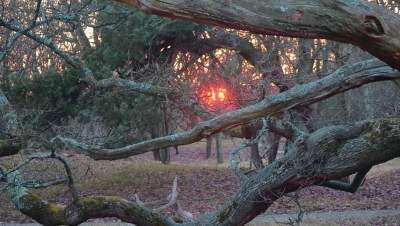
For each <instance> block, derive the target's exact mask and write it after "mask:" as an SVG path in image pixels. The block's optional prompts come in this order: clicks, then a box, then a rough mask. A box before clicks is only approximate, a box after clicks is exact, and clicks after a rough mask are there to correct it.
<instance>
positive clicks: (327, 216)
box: [249, 209, 400, 226]
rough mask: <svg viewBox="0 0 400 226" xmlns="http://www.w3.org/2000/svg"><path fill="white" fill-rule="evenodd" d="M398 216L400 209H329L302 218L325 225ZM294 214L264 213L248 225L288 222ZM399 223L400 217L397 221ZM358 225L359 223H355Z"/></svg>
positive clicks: (259, 225)
mask: <svg viewBox="0 0 400 226" xmlns="http://www.w3.org/2000/svg"><path fill="white" fill-rule="evenodd" d="M392 216H393V217H395V216H399V217H400V209H393V210H348V211H329V212H310V213H306V215H305V216H304V218H303V222H304V225H310V224H311V225H326V224H328V223H329V222H339V221H345V220H354V222H358V221H359V220H362V221H370V220H374V219H376V218H378V217H392ZM296 217H297V215H296V214H264V215H260V216H258V217H257V218H256V219H254V220H253V221H252V222H251V223H250V224H249V226H253V225H254V226H255V225H257V226H261V225H271V224H272V225H275V224H277V223H278V222H282V223H283V222H288V221H289V219H290V218H291V219H296ZM398 223H399V224H398V225H400V219H399V221H398ZM281 225H283V224H281ZM355 225H359V224H357V223H356V224H355Z"/></svg>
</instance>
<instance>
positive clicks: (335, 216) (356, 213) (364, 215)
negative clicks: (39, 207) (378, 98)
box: [0, 209, 400, 226]
mask: <svg viewBox="0 0 400 226" xmlns="http://www.w3.org/2000/svg"><path fill="white" fill-rule="evenodd" d="M379 217H396V219H398V217H400V209H392V210H350V211H329V212H311V213H307V214H306V215H305V216H304V218H303V222H304V223H303V225H328V224H329V225H332V224H330V223H331V222H336V223H339V224H340V222H343V221H345V220H352V221H351V222H354V223H355V224H354V225H362V224H361V223H360V224H358V223H357V222H358V221H359V220H362V221H363V222H365V221H369V220H373V219H376V218H379ZM290 218H292V219H295V218H296V214H264V215H260V216H258V217H257V218H256V219H254V220H253V221H252V222H251V223H249V224H248V226H262V225H265V226H266V225H283V224H278V223H279V222H282V223H284V222H288V220H289V219H290ZM395 223H398V225H400V219H399V221H398V222H395ZM107 225H110V226H129V225H132V224H125V223H118V222H113V223H111V222H108V223H102V222H91V223H85V224H82V226H107ZM0 226H39V224H13V223H0Z"/></svg>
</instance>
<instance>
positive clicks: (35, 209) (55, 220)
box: [21, 194, 66, 225]
mask: <svg viewBox="0 0 400 226" xmlns="http://www.w3.org/2000/svg"><path fill="white" fill-rule="evenodd" d="M21 204H22V206H21V212H22V213H24V214H25V215H27V216H29V217H31V218H32V219H34V220H36V221H37V222H39V223H41V224H43V225H65V224H66V219H65V216H64V211H65V206H63V205H60V204H56V203H48V202H45V201H43V200H41V199H40V198H39V197H38V196H36V195H33V194H26V195H24V196H23V197H22V198H21Z"/></svg>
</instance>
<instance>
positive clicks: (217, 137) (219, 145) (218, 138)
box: [215, 133, 224, 164]
mask: <svg viewBox="0 0 400 226" xmlns="http://www.w3.org/2000/svg"><path fill="white" fill-rule="evenodd" d="M221 140H222V134H221V133H217V134H215V151H216V154H217V163H218V164H222V163H224V158H223V155H222V143H221V142H222V141H221Z"/></svg>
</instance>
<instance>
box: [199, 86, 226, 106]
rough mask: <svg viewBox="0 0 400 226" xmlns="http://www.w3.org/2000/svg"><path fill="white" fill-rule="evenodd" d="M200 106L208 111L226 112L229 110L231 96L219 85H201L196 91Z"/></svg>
mask: <svg viewBox="0 0 400 226" xmlns="http://www.w3.org/2000/svg"><path fill="white" fill-rule="evenodd" d="M198 95H199V100H200V104H201V105H202V106H203V107H205V108H206V109H208V110H218V111H221V110H227V109H228V108H231V107H232V106H231V103H230V102H231V100H230V99H231V98H232V94H231V93H230V92H229V90H228V89H227V88H226V87H225V86H224V85H221V84H217V85H215V84H213V85H202V86H201V87H200V88H199V91H198Z"/></svg>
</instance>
